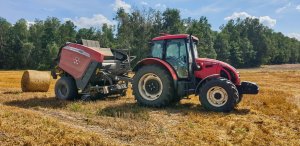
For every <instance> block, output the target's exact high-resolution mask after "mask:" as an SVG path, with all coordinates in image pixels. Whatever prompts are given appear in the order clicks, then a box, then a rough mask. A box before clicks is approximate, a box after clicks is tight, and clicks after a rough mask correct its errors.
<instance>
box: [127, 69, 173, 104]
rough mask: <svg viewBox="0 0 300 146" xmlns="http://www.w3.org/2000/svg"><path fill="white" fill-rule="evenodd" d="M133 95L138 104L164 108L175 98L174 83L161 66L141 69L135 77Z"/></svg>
mask: <svg viewBox="0 0 300 146" xmlns="http://www.w3.org/2000/svg"><path fill="white" fill-rule="evenodd" d="M132 88H133V94H134V96H135V99H136V100H137V102H138V104H140V105H144V106H150V107H164V106H167V105H169V104H170V103H171V102H172V100H173V98H174V95H175V94H174V93H175V92H174V82H173V79H172V78H171V76H170V75H169V73H168V72H167V71H166V70H165V69H163V68H162V67H160V66H157V65H148V66H144V67H142V68H140V69H139V70H138V71H137V72H136V74H135V75H134V77H133V83H132Z"/></svg>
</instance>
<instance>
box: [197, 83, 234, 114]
mask: <svg viewBox="0 0 300 146" xmlns="http://www.w3.org/2000/svg"><path fill="white" fill-rule="evenodd" d="M225 92H226V93H225ZM217 93H218V94H219V96H216V94H217ZM199 95H200V96H199V100H200V102H201V105H202V106H203V107H204V108H205V109H207V110H210V111H215V112H230V111H232V110H233V109H234V107H235V105H236V103H237V100H238V98H239V93H238V90H237V89H236V86H235V85H234V84H233V83H232V82H231V81H230V80H227V79H225V78H214V79H211V80H209V81H207V82H206V83H205V84H204V85H203V86H202V87H201V89H200V94H199ZM209 95H213V96H209ZM208 96H209V97H208ZM223 99H224V100H225V101H223ZM213 102H215V103H213ZM219 102H221V103H219ZM218 104H219V105H218Z"/></svg>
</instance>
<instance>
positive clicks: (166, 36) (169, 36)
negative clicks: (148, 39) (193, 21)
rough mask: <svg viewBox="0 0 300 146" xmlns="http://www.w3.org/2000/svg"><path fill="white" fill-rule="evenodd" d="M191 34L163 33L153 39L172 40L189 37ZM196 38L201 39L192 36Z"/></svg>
mask: <svg viewBox="0 0 300 146" xmlns="http://www.w3.org/2000/svg"><path fill="white" fill-rule="evenodd" d="M188 37H189V34H163V35H162V36H159V37H155V38H153V39H152V41H159V40H170V39H183V38H188ZM192 37H193V39H194V40H197V41H199V39H198V38H197V37H195V36H192Z"/></svg>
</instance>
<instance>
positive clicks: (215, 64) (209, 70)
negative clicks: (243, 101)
mask: <svg viewBox="0 0 300 146" xmlns="http://www.w3.org/2000/svg"><path fill="white" fill-rule="evenodd" d="M196 63H197V64H198V65H200V66H201V70H199V71H195V76H196V77H197V78H201V79H204V78H206V77H207V76H209V75H212V74H220V72H221V70H223V71H225V73H226V74H227V76H228V77H229V80H231V78H232V77H231V75H230V74H229V73H228V71H226V70H225V69H224V67H226V68H228V69H230V70H231V71H232V72H233V73H234V75H235V77H236V82H235V83H234V84H235V85H240V78H239V75H238V73H237V71H236V69H235V68H234V67H232V66H231V65H229V64H227V63H225V62H222V61H218V60H215V59H208V58H197V59H196ZM207 66H212V67H207Z"/></svg>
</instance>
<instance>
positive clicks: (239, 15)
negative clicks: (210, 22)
mask: <svg viewBox="0 0 300 146" xmlns="http://www.w3.org/2000/svg"><path fill="white" fill-rule="evenodd" d="M247 17H249V18H253V16H251V15H249V14H248V13H246V12H234V13H233V14H232V15H231V16H228V17H226V18H224V20H227V21H228V20H231V19H237V18H241V19H245V18H247Z"/></svg>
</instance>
